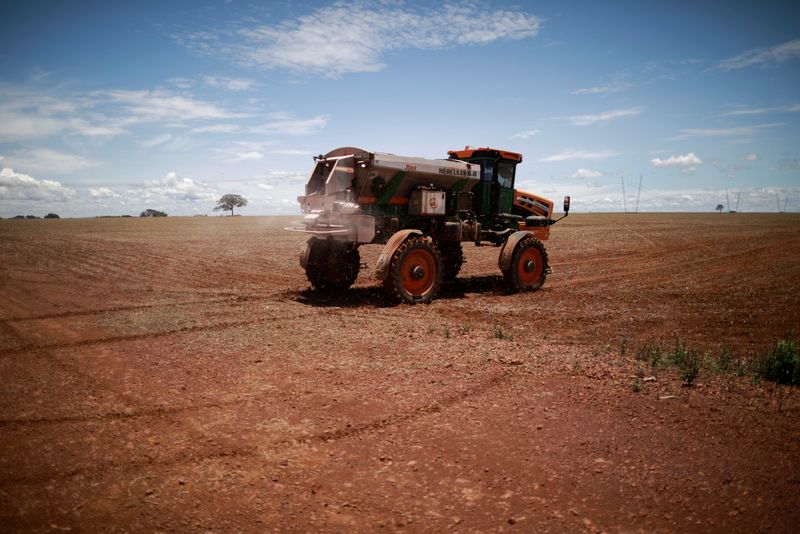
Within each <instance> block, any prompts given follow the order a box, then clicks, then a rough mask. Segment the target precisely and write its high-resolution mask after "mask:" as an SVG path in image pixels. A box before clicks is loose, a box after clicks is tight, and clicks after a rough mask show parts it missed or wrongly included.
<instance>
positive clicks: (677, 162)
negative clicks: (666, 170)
mask: <svg viewBox="0 0 800 534" xmlns="http://www.w3.org/2000/svg"><path fill="white" fill-rule="evenodd" d="M650 163H651V164H652V165H653V167H680V168H681V171H682V172H684V173H693V172H694V171H695V170H696V169H697V166H698V165H701V164H702V163H703V160H701V159H700V158H698V157H697V156H696V155H695V154H694V152H689V153H688V154H684V155H681V156H670V157H668V158H667V159H661V158H653V159H651V160H650Z"/></svg>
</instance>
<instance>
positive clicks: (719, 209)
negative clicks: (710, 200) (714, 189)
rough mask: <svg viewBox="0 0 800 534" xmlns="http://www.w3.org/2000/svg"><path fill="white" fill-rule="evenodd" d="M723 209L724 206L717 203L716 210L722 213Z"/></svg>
mask: <svg viewBox="0 0 800 534" xmlns="http://www.w3.org/2000/svg"><path fill="white" fill-rule="evenodd" d="M724 209H725V206H723V205H722V204H717V211H718V212H720V213H722V210H724Z"/></svg>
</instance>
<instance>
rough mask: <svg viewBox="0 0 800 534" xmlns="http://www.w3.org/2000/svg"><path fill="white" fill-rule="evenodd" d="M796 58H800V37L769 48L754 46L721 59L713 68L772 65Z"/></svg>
mask: <svg viewBox="0 0 800 534" xmlns="http://www.w3.org/2000/svg"><path fill="white" fill-rule="evenodd" d="M796 58H800V39H793V40H791V41H786V42H785V43H781V44H779V45H775V46H770V47H767V48H753V49H751V50H748V51H746V52H742V53H741V54H739V55H738V56H734V57H731V58H728V59H726V60H724V61H721V62H720V63H718V64H717V65H715V66H714V67H712V70H736V69H743V68H745V67H750V66H752V65H772V64H777V63H783V62H785V61H789V60H791V59H796Z"/></svg>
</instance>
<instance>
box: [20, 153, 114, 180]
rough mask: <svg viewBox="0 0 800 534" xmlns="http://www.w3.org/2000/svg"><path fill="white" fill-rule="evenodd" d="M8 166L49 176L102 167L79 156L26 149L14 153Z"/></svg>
mask: <svg viewBox="0 0 800 534" xmlns="http://www.w3.org/2000/svg"><path fill="white" fill-rule="evenodd" d="M8 164H9V165H13V166H14V167H17V168H21V169H24V170H25V171H28V172H42V173H47V174H69V173H73V172H79V171H83V170H85V169H89V168H92V167H98V166H100V163H98V162H96V161H93V160H90V159H88V158H85V157H83V156H78V155H76V154H65V153H63V152H58V151H56V150H52V149H49V148H25V149H21V150H18V151H16V152H14V153H13V154H12V155H10V156H9V158H8Z"/></svg>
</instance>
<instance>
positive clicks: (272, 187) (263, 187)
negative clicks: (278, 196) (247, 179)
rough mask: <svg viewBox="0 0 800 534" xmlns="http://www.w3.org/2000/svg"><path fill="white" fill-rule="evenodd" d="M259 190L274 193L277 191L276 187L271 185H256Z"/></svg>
mask: <svg viewBox="0 0 800 534" xmlns="http://www.w3.org/2000/svg"><path fill="white" fill-rule="evenodd" d="M256 185H257V186H258V187H259V188H261V189H263V190H264V191H272V190H274V189H275V186H274V185H270V184H256Z"/></svg>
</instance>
